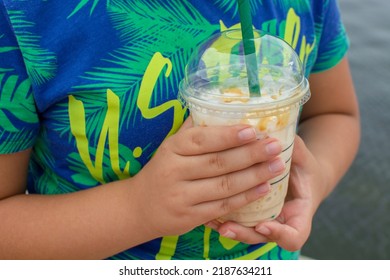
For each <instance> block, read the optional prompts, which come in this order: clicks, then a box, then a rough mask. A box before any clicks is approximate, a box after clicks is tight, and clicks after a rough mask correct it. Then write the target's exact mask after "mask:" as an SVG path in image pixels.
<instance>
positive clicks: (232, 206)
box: [193, 183, 270, 220]
mask: <svg viewBox="0 0 390 280" xmlns="http://www.w3.org/2000/svg"><path fill="white" fill-rule="evenodd" d="M269 189H270V185H269V183H264V184H262V185H260V186H256V187H254V188H251V189H249V190H247V191H244V192H241V193H239V194H236V195H233V196H230V197H227V198H223V199H218V200H212V201H207V202H202V203H198V204H196V205H195V206H194V207H193V211H194V213H195V212H196V213H198V214H199V215H201V216H202V217H203V218H204V220H211V219H215V218H217V217H220V216H223V215H226V214H227V213H230V212H232V211H234V210H236V209H238V208H240V207H242V206H244V205H247V204H249V203H251V202H253V201H255V200H257V199H259V198H261V197H262V196H264V195H265V194H267V193H268V192H269Z"/></svg>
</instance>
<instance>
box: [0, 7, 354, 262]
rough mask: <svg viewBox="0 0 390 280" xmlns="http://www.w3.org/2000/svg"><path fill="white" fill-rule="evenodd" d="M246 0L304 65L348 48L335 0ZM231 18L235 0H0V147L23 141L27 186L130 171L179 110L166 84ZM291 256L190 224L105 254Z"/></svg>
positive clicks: (67, 186)
mask: <svg viewBox="0 0 390 280" xmlns="http://www.w3.org/2000/svg"><path fill="white" fill-rule="evenodd" d="M250 4H251V9H252V16H253V25H254V27H255V28H257V29H262V30H264V31H267V32H270V33H272V34H275V35H277V36H279V37H282V38H283V39H285V40H286V42H287V43H289V44H290V45H291V46H292V47H293V48H294V49H295V50H296V52H297V54H298V55H299V57H300V58H301V60H302V62H303V63H304V64H305V66H306V71H307V72H306V73H307V75H309V74H310V72H312V71H323V70H326V69H328V68H330V67H332V66H334V65H335V64H336V63H338V62H339V61H340V60H341V58H342V57H343V56H344V55H345V52H346V51H347V49H348V40H347V37H346V34H345V30H344V27H343V25H342V23H341V21H340V19H339V14H338V8H337V3H336V1H335V0H327V1H319V2H318V1H317V2H315V1H310V0H304V1H293V0H270V1H264V0H250ZM239 22H240V19H239V15H238V8H237V2H236V1H235V0H169V1H165V0H164V1H162V0H100V1H99V0H68V1H45V0H31V1H29V5H27V4H26V1H12V0H3V1H2V2H1V4H0V153H13V152H17V151H21V150H23V149H26V148H29V147H33V154H32V159H31V164H30V175H29V176H30V180H29V186H28V187H29V191H30V192H31V193H41V194H58V193H68V192H75V191H78V190H82V189H87V188H92V187H96V186H98V185H100V184H103V183H106V182H111V181H115V180H120V179H123V178H128V177H131V176H134V175H135V174H137V172H138V171H139V170H140V169H141V168H142V167H143V166H144V165H145V164H146V163H147V162H148V161H149V160H150V158H151V157H152V156H153V154H154V152H155V150H156V149H157V147H158V146H159V145H160V144H161V142H162V141H163V140H164V139H165V138H166V137H168V136H169V135H171V134H172V133H174V132H175V131H176V129H178V127H179V126H180V125H181V123H182V122H183V120H184V118H185V117H186V116H187V115H188V112H186V109H185V108H184V107H183V105H182V104H181V103H180V102H179V101H178V100H177V92H178V84H179V82H180V81H181V80H182V79H183V76H184V71H185V65H186V64H187V61H188V59H189V57H190V56H191V54H192V53H193V52H194V50H195V48H196V47H197V46H199V45H200V44H201V43H202V42H203V41H204V40H206V39H207V38H209V37H210V36H211V35H212V34H214V33H216V32H218V31H220V30H226V29H229V28H239V26H240V24H239ZM325 23H326V24H325ZM270 56H271V59H272V57H275V58H277V57H278V54H275V53H273V52H272V51H271V52H270ZM296 257H297V253H296V252H292V253H291V252H287V251H285V250H283V249H282V248H280V247H278V246H277V245H276V244H274V243H267V244H257V245H247V244H243V243H239V242H235V241H233V240H229V239H226V238H222V237H221V236H219V234H218V233H216V232H214V231H212V230H211V229H208V228H205V227H203V226H200V227H197V228H196V229H194V230H193V231H191V232H189V233H187V234H184V235H182V236H169V237H163V238H160V239H156V240H153V241H151V242H148V243H146V244H142V245H140V246H137V247H135V248H132V249H130V250H127V251H124V252H122V253H120V254H118V255H115V256H113V257H112V258H113V259H190V258H192V259H285V258H296Z"/></svg>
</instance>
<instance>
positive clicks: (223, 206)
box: [220, 198, 233, 214]
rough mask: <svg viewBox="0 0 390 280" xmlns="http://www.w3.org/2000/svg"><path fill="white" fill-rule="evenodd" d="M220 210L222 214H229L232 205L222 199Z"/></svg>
mask: <svg viewBox="0 0 390 280" xmlns="http://www.w3.org/2000/svg"><path fill="white" fill-rule="evenodd" d="M220 209H221V212H222V213H224V214H225V213H229V212H231V211H232V210H233V209H232V204H231V203H230V199H229V198H225V199H222V201H221V204H220Z"/></svg>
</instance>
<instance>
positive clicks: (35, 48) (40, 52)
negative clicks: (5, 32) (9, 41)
mask: <svg viewBox="0 0 390 280" xmlns="http://www.w3.org/2000/svg"><path fill="white" fill-rule="evenodd" d="M9 14H10V20H11V21H12V23H13V26H14V30H15V35H16V37H17V39H18V43H19V47H20V50H21V52H22V54H23V58H24V62H25V64H26V68H27V72H28V74H29V76H30V77H31V79H32V82H33V83H34V84H37V85H40V84H42V83H44V82H45V81H48V80H50V79H51V78H53V77H54V76H55V74H56V71H57V62H56V56H55V54H54V53H52V52H50V51H48V50H44V49H42V48H41V47H40V44H39V43H40V39H41V37H40V36H38V35H34V34H32V33H31V32H29V31H28V29H29V28H31V27H33V26H34V25H35V24H34V23H33V22H31V21H28V20H26V18H25V16H24V14H23V12H22V11H10V12H9Z"/></svg>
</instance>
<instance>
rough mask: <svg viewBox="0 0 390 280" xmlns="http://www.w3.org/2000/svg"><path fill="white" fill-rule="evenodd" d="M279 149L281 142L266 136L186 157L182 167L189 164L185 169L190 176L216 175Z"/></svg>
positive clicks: (246, 164)
mask: <svg viewBox="0 0 390 280" xmlns="http://www.w3.org/2000/svg"><path fill="white" fill-rule="evenodd" d="M281 151H282V146H281V144H280V143H279V142H278V141H277V140H276V139H271V138H268V139H265V140H259V141H254V142H252V143H249V144H248V145H245V146H240V147H238V148H235V149H229V150H226V151H222V152H215V153H208V154H204V155H200V156H196V157H195V156H194V157H187V158H186V162H184V163H183V166H182V167H183V168H185V165H188V166H191V168H187V169H186V170H188V171H187V174H188V176H189V177H192V178H209V177H216V176H220V175H223V174H227V173H230V172H234V171H238V170H243V169H245V168H248V167H250V166H252V165H255V164H258V163H262V162H265V161H268V160H270V159H272V158H274V157H275V156H277V155H278V154H280V153H281ZM197 166H198V167H197Z"/></svg>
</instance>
